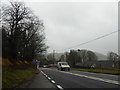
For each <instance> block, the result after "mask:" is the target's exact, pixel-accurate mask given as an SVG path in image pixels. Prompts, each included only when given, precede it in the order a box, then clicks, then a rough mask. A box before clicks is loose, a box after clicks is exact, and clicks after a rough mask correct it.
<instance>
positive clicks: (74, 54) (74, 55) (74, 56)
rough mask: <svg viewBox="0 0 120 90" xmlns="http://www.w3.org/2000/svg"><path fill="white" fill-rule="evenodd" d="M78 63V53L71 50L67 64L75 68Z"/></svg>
mask: <svg viewBox="0 0 120 90" xmlns="http://www.w3.org/2000/svg"><path fill="white" fill-rule="evenodd" d="M76 61H77V52H76V51H75V50H70V53H69V55H68V56H67V62H68V63H69V64H70V66H71V67H75V64H76Z"/></svg>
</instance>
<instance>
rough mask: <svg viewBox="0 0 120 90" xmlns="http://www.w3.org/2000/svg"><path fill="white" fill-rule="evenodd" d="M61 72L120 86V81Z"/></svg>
mask: <svg viewBox="0 0 120 90" xmlns="http://www.w3.org/2000/svg"><path fill="white" fill-rule="evenodd" d="M59 72H62V73H67V74H71V75H76V76H80V77H85V78H89V79H94V80H99V81H103V82H107V83H112V84H117V85H120V82H119V81H115V80H109V79H102V78H99V77H93V76H87V75H82V74H75V73H70V72H64V71H59Z"/></svg>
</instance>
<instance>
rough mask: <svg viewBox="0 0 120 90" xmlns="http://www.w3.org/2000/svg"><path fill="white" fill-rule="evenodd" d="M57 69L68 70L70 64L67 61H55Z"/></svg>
mask: <svg viewBox="0 0 120 90" xmlns="http://www.w3.org/2000/svg"><path fill="white" fill-rule="evenodd" d="M57 69H58V70H61V71H63V70H64V71H66V70H67V71H69V70H70V66H69V65H68V63H67V62H58V63H57Z"/></svg>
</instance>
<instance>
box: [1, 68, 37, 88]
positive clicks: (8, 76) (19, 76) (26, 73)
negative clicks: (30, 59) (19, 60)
mask: <svg viewBox="0 0 120 90" xmlns="http://www.w3.org/2000/svg"><path fill="white" fill-rule="evenodd" d="M38 72H39V70H38V69H34V68H29V69H24V70H15V71H12V72H3V73H2V87H3V88H11V87H14V86H15V85H17V84H19V83H21V82H22V81H24V80H27V79H30V78H32V76H33V75H34V74H35V73H38Z"/></svg>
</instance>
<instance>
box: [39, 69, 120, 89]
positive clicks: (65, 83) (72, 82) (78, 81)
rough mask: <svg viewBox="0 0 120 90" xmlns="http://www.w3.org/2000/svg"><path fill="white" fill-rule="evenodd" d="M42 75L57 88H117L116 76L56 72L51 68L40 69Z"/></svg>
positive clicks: (79, 72)
mask: <svg viewBox="0 0 120 90" xmlns="http://www.w3.org/2000/svg"><path fill="white" fill-rule="evenodd" d="M41 72H42V74H43V75H44V76H45V77H47V78H48V79H49V80H52V81H53V82H54V83H53V84H54V85H56V86H58V87H59V88H61V89H63V88H118V86H119V85H120V83H119V82H118V76H117V75H109V74H100V73H91V72H82V71H58V70H56V69H53V68H41Z"/></svg>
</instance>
